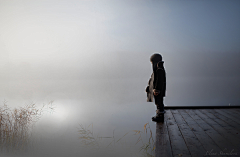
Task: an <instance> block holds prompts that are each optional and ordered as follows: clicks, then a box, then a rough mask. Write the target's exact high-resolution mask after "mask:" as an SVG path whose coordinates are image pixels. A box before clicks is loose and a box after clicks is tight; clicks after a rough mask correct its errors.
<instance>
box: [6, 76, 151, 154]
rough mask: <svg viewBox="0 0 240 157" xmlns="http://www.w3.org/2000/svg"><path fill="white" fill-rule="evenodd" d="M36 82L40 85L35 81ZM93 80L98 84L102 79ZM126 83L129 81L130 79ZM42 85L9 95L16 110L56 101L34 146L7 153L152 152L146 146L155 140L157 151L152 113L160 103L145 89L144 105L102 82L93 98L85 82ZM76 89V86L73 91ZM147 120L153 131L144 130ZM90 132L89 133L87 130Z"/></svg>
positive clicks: (40, 126) (42, 121) (41, 121)
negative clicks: (110, 91) (155, 102)
mask: <svg viewBox="0 0 240 157" xmlns="http://www.w3.org/2000/svg"><path fill="white" fill-rule="evenodd" d="M90 82H91V81H90ZM100 82H101V81H100ZM121 82H122V83H124V81H121V80H120V81H118V83H119V84H121ZM111 83H114V81H112V82H110V83H109V81H108V84H111ZM32 84H33V86H34V83H32ZM90 84H91V85H95V86H96V84H97V82H95V84H94V83H92V82H91V83H90ZM90 84H89V86H90V87H91V85H90ZM106 84H107V83H106ZM125 84H128V85H129V84H130V82H125ZM47 85H50V86H51V87H52V89H54V90H52V89H51V88H45V89H46V91H45V92H44V87H47ZM74 85H75V86H74ZM101 85H104V81H103V83H102V84H100V85H99V86H101ZM10 86H12V87H11V88H16V86H21V83H18V82H14V83H12V84H11V85H10ZM38 86H39V87H38V88H37V89H36V90H33V88H32V87H31V88H30V87H27V88H22V92H20V91H21V90H19V94H18V95H17V92H16V95H15V96H14V95H5V98H4V99H5V100H7V101H8V102H7V104H8V106H9V107H11V108H14V107H23V106H25V105H26V104H31V103H36V105H37V107H41V106H42V105H43V104H48V103H49V102H50V101H53V103H52V104H51V105H50V106H51V107H53V108H54V110H50V109H46V110H44V112H43V114H42V116H41V118H40V119H39V120H38V122H37V123H36V124H35V125H34V126H33V127H32V129H31V130H30V132H31V144H30V145H29V147H28V150H26V151H25V152H18V151H17V152H16V153H10V154H4V155H6V156H31V157H32V156H41V157H42V156H44V157H52V156H58V157H65V156H86V157H87V156H119V157H120V156H146V155H147V153H146V152H145V151H144V149H143V148H147V147H146V146H147V145H146V144H148V143H149V139H150V140H151V141H150V144H152V145H151V147H149V149H148V153H153V152H154V151H152V149H153V147H154V146H153V144H154V141H152V140H155V123H153V122H152V121H151V117H152V116H153V115H154V114H155V105H154V104H153V103H147V102H145V99H146V97H145V93H144V92H143V94H142V95H143V98H142V100H143V101H142V100H141V101H142V102H140V103H139V101H127V99H130V98H129V96H128V97H127V96H126V97H125V99H124V97H123V95H124V93H123V94H122V95H120V96H119V97H117V94H120V93H119V92H122V91H117V90H116V93H114V90H113V93H109V92H107V93H104V92H106V91H109V89H110V88H114V87H111V86H109V87H107V88H101V89H103V92H102V93H101V92H100V91H99V90H98V89H99V88H100V87H99V86H98V87H97V88H96V90H93V92H92V98H91V96H90V95H91V92H90V93H88V92H89V91H87V90H86V89H84V86H86V82H85V85H84V84H81V82H78V83H76V82H65V84H64V83H63V82H58V83H56V82H55V83H54V82H47V83H42V86H40V85H39V83H38ZM132 86H134V84H132ZM56 88H58V90H57V89H56ZM73 88H74V90H72V91H71V89H73ZM77 88H78V90H76V89H77ZM126 88H128V87H126ZM64 90H65V91H64ZM31 91H32V92H31ZM84 92H85V93H84ZM10 93H11V92H10ZM45 93H48V94H45ZM107 94H109V95H107ZM78 95H79V96H78ZM133 95H134V94H133ZM7 96H9V97H7ZM101 97H102V98H101ZM147 123H148V124H147ZM145 124H147V125H146V127H147V133H146V132H145V131H144V125H145ZM84 131H86V132H87V133H86V132H85V133H86V134H84ZM150 131H151V132H152V133H151V132H150ZM151 137H152V138H151ZM84 141H85V142H84Z"/></svg>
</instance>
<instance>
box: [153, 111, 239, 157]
mask: <svg viewBox="0 0 240 157" xmlns="http://www.w3.org/2000/svg"><path fill="white" fill-rule="evenodd" d="M165 111H166V113H165V115H164V116H165V120H164V122H158V123H156V149H155V157H160V156H161V157H180V156H182V157H202V156H213V157H215V156H221V157H223V156H226V157H230V156H232V157H237V156H240V108H224V107H223V108H222V107H220V108H217V107H205V108H204V107H185V108H184V107H169V108H165Z"/></svg>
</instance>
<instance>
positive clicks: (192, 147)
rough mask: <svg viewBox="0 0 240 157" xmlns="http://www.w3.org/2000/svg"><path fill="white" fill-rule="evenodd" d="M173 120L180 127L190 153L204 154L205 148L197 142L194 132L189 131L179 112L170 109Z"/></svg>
mask: <svg viewBox="0 0 240 157" xmlns="http://www.w3.org/2000/svg"><path fill="white" fill-rule="evenodd" d="M171 112H172V114H173V117H174V118H175V121H176V123H177V125H178V127H179V128H180V131H181V133H182V135H183V138H184V140H185V142H186V144H187V147H188V149H189V151H190V153H191V156H193V157H194V156H196V157H198V156H203V155H205V154H206V150H205V149H204V147H203V146H202V144H201V143H200V142H199V140H198V138H197V137H196V136H195V134H194V133H193V132H192V131H191V129H190V128H189V126H188V125H187V123H186V122H185V120H184V119H183V118H182V116H181V115H180V113H179V112H178V111H177V110H171Z"/></svg>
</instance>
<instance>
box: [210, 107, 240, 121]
mask: <svg viewBox="0 0 240 157" xmlns="http://www.w3.org/2000/svg"><path fill="white" fill-rule="evenodd" d="M214 110H215V111H217V112H218V113H220V114H222V115H224V116H226V117H228V118H230V119H231V120H233V121H234V122H236V123H238V124H240V121H239V119H238V118H235V117H234V116H232V115H231V114H229V113H226V112H224V111H223V110H218V109H214Z"/></svg>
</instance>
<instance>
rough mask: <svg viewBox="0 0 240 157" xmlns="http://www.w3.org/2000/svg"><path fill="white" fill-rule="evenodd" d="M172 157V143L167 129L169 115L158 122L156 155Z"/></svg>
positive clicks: (157, 156) (158, 156)
mask: <svg viewBox="0 0 240 157" xmlns="http://www.w3.org/2000/svg"><path fill="white" fill-rule="evenodd" d="M163 156H164V157H172V150H171V143H170V139H169V134H168V130H167V117H166V118H165V119H164V122H158V123H156V148H155V157H163Z"/></svg>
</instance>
